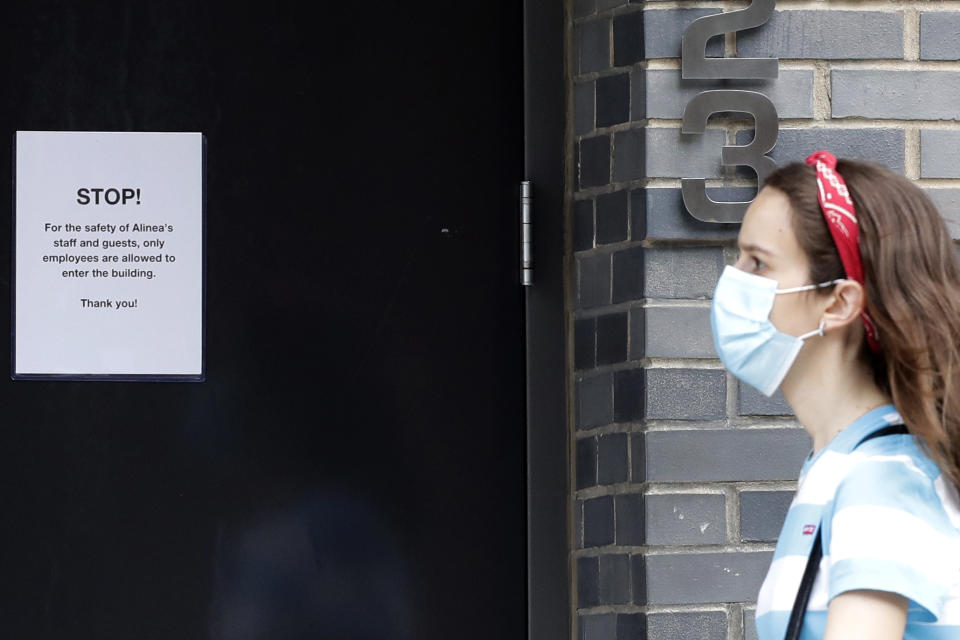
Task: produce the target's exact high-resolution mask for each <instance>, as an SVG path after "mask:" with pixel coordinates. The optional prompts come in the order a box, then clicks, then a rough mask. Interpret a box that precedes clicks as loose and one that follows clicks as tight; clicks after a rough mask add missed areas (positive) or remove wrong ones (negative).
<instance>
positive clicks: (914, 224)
mask: <svg viewBox="0 0 960 640" xmlns="http://www.w3.org/2000/svg"><path fill="white" fill-rule="evenodd" d="M836 171H837V172H838V173H839V174H840V175H841V176H842V177H843V179H844V181H845V182H846V184H847V188H848V189H849V191H850V197H851V198H852V199H853V203H854V207H855V209H856V213H857V219H858V223H859V224H858V226H859V235H860V256H861V259H862V261H863V274H864V280H865V284H866V295H867V302H866V308H867V312H868V313H869V314H870V316H871V318H872V319H873V321H874V323H875V324H876V326H877V332H878V334H879V341H880V346H881V353H879V354H876V353H874V352H872V351H871V350H870V348H869V347H868V346H867V342H866V339H865V337H863V336H864V334H863V333H862V332H860V333H859V334H857V335H860V336H861V338H860V339H861V341H862V344H861V346H860V352H859V353H860V359H861V360H862V361H863V362H864V363H865V364H866V365H867V366H869V367H870V369H871V370H872V371H873V376H874V380H875V381H876V383H877V385H878V386H879V387H880V389H881V390H883V391H885V392H886V393H888V394H889V395H890V397H891V398H892V399H893V403H894V405H895V406H896V407H897V410H898V411H899V412H900V415H901V416H902V417H903V420H904V422H905V423H906V424H907V426H908V428H909V429H910V432H911V433H913V434H915V435H917V436H920V438H921V440H922V442H923V443H924V447H925V449H926V450H927V453H928V454H929V455H930V457H931V458H932V459H933V460H934V461H935V462H936V463H937V465H938V466H939V467H940V469H941V470H942V471H943V473H944V474H945V475H946V476H947V477H949V478H950V480H952V481H953V484H954V486H956V487H958V489H960V370H958V371H955V369H958V368H960V261H958V259H957V253H956V249H955V247H954V245H953V241H952V240H951V238H950V233H949V232H948V231H947V227H946V224H945V223H944V221H943V218H942V217H941V216H940V213H939V212H938V211H937V208H936V207H935V206H934V205H933V203H932V202H931V201H930V199H929V198H928V197H927V196H926V194H924V193H923V191H921V190H920V188H919V187H917V186H916V185H915V184H913V183H912V182H911V181H910V180H908V179H907V178H904V177H903V176H901V175H899V174H896V173H894V172H893V171H891V170H889V169H887V168H885V167H882V166H879V165H876V164H872V163H869V162H857V161H854V160H839V161H838V162H837V168H836ZM764 186H770V187H774V188H776V189H779V190H781V191H782V192H784V193H785V194H786V195H787V197H788V198H789V200H790V206H791V209H792V211H793V230H794V232H795V233H796V236H797V239H798V241H799V243H800V246H801V247H802V248H803V250H804V252H805V253H806V255H807V258H808V259H809V261H810V278H811V282H827V281H830V280H834V279H837V278H843V277H845V275H846V274H845V272H844V269H843V264H842V263H841V262H840V255H839V254H838V253H837V249H836V245H834V242H833V238H832V237H831V236H830V231H829V229H828V228H827V223H826V221H825V220H824V217H823V213H822V212H821V210H820V205H819V203H818V202H817V182H816V171H815V170H814V168H813V167H811V166H810V165H807V164H804V163H800V162H795V163H791V164H788V165H786V166H784V167H781V168H779V169H777V170H776V171H774V172H773V173H772V174H770V176H769V177H768V178H767V180H766V182H765V183H764ZM825 291H827V292H829V291H830V289H826V290H825Z"/></svg>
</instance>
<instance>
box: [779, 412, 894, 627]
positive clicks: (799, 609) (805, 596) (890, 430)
mask: <svg viewBox="0 0 960 640" xmlns="http://www.w3.org/2000/svg"><path fill="white" fill-rule="evenodd" d="M895 433H910V432H909V431H908V430H907V427H906V425H902V424H892V425H889V426H887V427H883V428H881V429H877V430H876V431H874V432H873V433H870V434H868V435H867V436H866V437H864V438H863V439H862V440H861V441H860V442H858V443H857V444H856V446H855V447H854V449H856V448H857V447H859V446H860V445H862V444H863V443H864V442H866V441H867V440H872V439H873V438H879V437H880V436H887V435H892V434H895ZM820 524H823V523H822V522H821V523H820ZM822 558H823V543H822V541H821V537H820V525H817V537H816V539H815V540H814V541H813V549H811V550H810V557H809V558H807V566H806V568H804V570H803V579H801V580H800V588H799V589H798V590H797V598H796V600H794V601H793V611H791V612H790V621H789V622H788V623H787V635H786V636H784V640H798V638H800V628H801V627H803V617H804V616H805V615H806V613H807V603H809V602H810V593H811V592H812V591H813V580H814V578H816V577H817V571H818V570H819V569H820V560H821V559H822Z"/></svg>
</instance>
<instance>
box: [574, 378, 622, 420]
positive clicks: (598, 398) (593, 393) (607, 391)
mask: <svg viewBox="0 0 960 640" xmlns="http://www.w3.org/2000/svg"><path fill="white" fill-rule="evenodd" d="M612 421H613V375H612V374H611V373H609V372H607V373H601V374H599V375H595V376H590V377H586V378H584V379H583V380H581V381H580V382H579V383H577V428H578V429H589V428H591V427H599V426H601V425H605V424H610V422H612Z"/></svg>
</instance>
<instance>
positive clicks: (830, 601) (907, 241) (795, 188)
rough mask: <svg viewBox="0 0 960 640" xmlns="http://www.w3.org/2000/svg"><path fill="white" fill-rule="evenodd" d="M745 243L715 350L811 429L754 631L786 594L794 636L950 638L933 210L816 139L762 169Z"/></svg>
mask: <svg viewBox="0 0 960 640" xmlns="http://www.w3.org/2000/svg"><path fill="white" fill-rule="evenodd" d="M738 245H739V249H740V255H739V258H738V259H737V261H736V264H734V265H733V266H728V267H727V268H726V269H725V270H724V272H723V275H722V276H721V278H720V281H719V282H718V284H717V289H716V291H715V293H714V299H713V305H712V309H711V322H712V325H713V333H714V343H715V346H716V349H717V353H718V354H719V356H720V358H721V360H722V361H723V363H724V365H725V366H726V367H727V368H728V369H729V370H730V371H731V372H732V373H733V374H734V375H736V376H737V377H739V378H741V379H742V380H744V381H745V382H747V383H749V384H751V385H753V386H755V387H756V388H757V389H759V390H760V391H761V392H763V393H765V394H767V395H770V394H772V393H773V392H774V391H775V390H776V389H777V388H778V387H779V388H780V389H781V390H782V391H783V395H784V397H785V398H786V400H787V402H788V403H789V404H790V406H791V408H792V409H793V411H794V413H795V414H796V416H797V419H798V421H799V422H800V424H802V425H803V427H804V428H805V429H806V431H807V432H808V433H809V434H810V436H811V438H812V439H813V450H812V451H811V453H810V455H809V456H808V457H807V459H806V460H805V461H804V463H803V467H802V469H801V473H800V479H799V483H798V489H797V494H796V495H795V496H794V499H793V503H792V504H791V506H790V510H789V512H788V514H787V518H786V521H785V522H784V525H783V529H782V530H781V533H780V537H779V539H778V541H777V547H776V551H775V553H774V557H773V561H772V563H771V566H770V569H769V572H768V574H767V577H766V579H765V581H764V583H763V586H762V587H761V590H760V594H759V597H758V602H757V612H756V625H757V632H758V636H759V638H760V640H782V639H783V638H784V637H785V633H786V630H787V626H788V622H789V620H790V618H791V612H792V610H793V609H794V608H795V606H796V607H797V608H798V612H797V613H796V614H794V619H795V622H796V626H797V627H798V628H799V629H800V634H799V637H800V638H818V639H819V638H826V639H827V640H857V639H860V638H862V639H867V638H869V639H870V640H894V639H896V640H900V639H901V638H908V639H911V640H913V639H927V638H937V639H946V638H960V500H958V493H957V486H958V485H960V264H958V260H957V255H956V251H955V248H954V245H953V242H952V241H951V238H950V234H949V233H948V232H947V229H946V227H945V225H944V223H943V221H942V219H941V218H940V215H939V214H938V212H937V210H936V208H935V207H934V206H933V204H932V203H931V202H930V200H929V199H928V198H927V197H926V196H925V195H924V194H923V192H922V191H921V190H920V189H919V188H917V187H916V186H915V185H914V184H912V183H911V182H910V181H909V180H907V179H905V178H903V177H902V176H899V175H897V174H895V173H893V172H891V171H889V170H888V169H885V168H883V167H880V166H877V165H874V164H870V163H866V162H855V161H851V160H840V161H837V159H836V158H835V157H834V156H832V155H831V154H830V153H828V152H825V151H818V152H816V153H814V154H812V155H811V156H810V157H809V158H807V161H806V162H805V163H793V164H790V165H787V166H785V167H781V168H780V169H778V170H777V171H775V172H774V173H773V174H771V175H770V176H769V178H768V179H767V180H766V182H765V184H764V187H763V189H761V191H760V192H759V194H758V195H757V197H756V199H755V200H754V201H753V203H752V204H751V205H750V207H749V208H748V209H747V213H746V216H745V218H744V220H743V225H742V227H741V229H740V234H739V236H738ZM904 424H905V425H906V427H903V426H898V425H904ZM871 436H873V437H871ZM818 540H819V544H815V543H817V541H818ZM815 546H816V547H817V548H819V549H820V552H821V553H822V560H820V561H819V562H817V561H816V556H814V560H813V561H810V560H809V558H810V556H811V551H813V550H814V548H815ZM808 562H809V563H810V566H811V568H810V570H809V571H810V578H808V584H811V583H812V590H811V591H810V596H809V602H808V603H807V604H806V609H805V610H804V609H803V602H802V598H801V601H800V602H798V598H797V594H798V591H799V590H800V587H801V583H802V582H803V574H804V571H805V570H806V567H807V564H808ZM814 576H815V577H814Z"/></svg>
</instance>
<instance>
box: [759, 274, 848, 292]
mask: <svg viewBox="0 0 960 640" xmlns="http://www.w3.org/2000/svg"><path fill="white" fill-rule="evenodd" d="M844 280H846V278H837V279H836V280H831V281H830V282H821V283H820V284H805V285H802V286H799V287H790V288H789V289H776V293H796V292H797V291H809V290H811V289H822V288H823V287H829V286H830V285H834V284H840V283H841V282H843V281H844Z"/></svg>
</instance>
